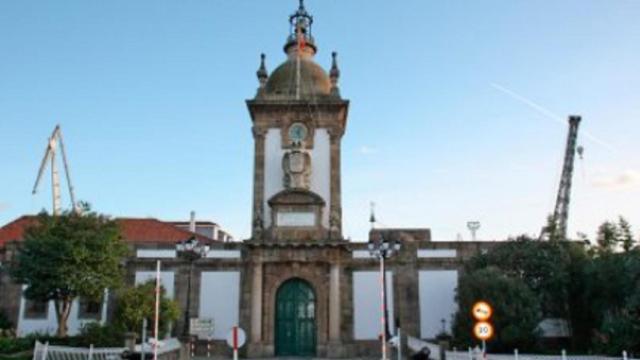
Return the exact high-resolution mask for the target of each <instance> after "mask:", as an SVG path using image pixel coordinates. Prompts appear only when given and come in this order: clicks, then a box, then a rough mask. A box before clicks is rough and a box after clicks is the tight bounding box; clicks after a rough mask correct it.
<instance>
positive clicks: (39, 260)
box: [11, 205, 127, 336]
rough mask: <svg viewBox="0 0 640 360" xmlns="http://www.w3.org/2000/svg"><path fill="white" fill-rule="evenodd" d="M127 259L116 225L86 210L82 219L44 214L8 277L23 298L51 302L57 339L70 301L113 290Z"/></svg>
mask: <svg viewBox="0 0 640 360" xmlns="http://www.w3.org/2000/svg"><path fill="white" fill-rule="evenodd" d="M126 254H127V248H126V245H125V244H124V243H123V242H122V241H121V239H120V232H119V228H118V225H117V224H116V222H115V221H113V220H110V219H109V218H108V217H106V216H104V215H99V214H97V213H95V212H92V211H91V210H90V208H89V206H88V205H84V206H83V211H82V212H81V213H75V212H71V211H67V212H64V213H63V214H61V215H58V216H51V215H49V214H48V213H46V212H42V213H40V214H39V215H38V216H37V221H36V223H35V225H33V226H30V227H29V228H27V229H26V232H25V238H24V241H23V242H22V244H21V246H20V247H19V249H18V252H17V255H16V257H15V259H14V261H12V265H11V275H12V277H13V279H14V280H15V281H16V282H18V283H22V284H24V285H26V290H25V293H24V294H25V297H26V298H28V299H31V300H35V301H49V300H53V301H54V303H55V309H56V316H57V320H58V330H57V335H58V336H66V335H67V319H68V317H69V312H70V310H71V304H72V302H73V300H74V299H76V298H78V297H79V296H82V297H85V298H87V299H91V300H95V301H98V300H100V299H101V298H102V296H103V294H104V291H105V289H108V288H109V289H114V288H117V287H118V286H119V285H120V284H121V279H122V270H123V269H122V267H121V265H120V264H121V261H122V260H123V257H124V256H126Z"/></svg>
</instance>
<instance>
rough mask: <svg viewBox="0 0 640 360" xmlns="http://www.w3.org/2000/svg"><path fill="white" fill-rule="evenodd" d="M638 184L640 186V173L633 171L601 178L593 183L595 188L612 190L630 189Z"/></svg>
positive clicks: (629, 170)
mask: <svg viewBox="0 0 640 360" xmlns="http://www.w3.org/2000/svg"><path fill="white" fill-rule="evenodd" d="M638 184H640V171H637V170H632V169H628V170H625V171H623V172H622V173H621V174H617V175H608V176H601V177H598V178H596V179H595V180H594V181H593V185H594V186H596V187H600V188H605V189H610V190H619V189H628V188H631V187H634V186H636V185H638Z"/></svg>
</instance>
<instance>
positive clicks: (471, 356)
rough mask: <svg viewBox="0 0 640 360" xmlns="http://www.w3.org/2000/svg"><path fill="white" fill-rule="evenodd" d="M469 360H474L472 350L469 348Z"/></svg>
mask: <svg viewBox="0 0 640 360" xmlns="http://www.w3.org/2000/svg"><path fill="white" fill-rule="evenodd" d="M469 360H473V352H472V351H471V348H469Z"/></svg>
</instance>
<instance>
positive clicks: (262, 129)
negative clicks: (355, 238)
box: [247, 1, 349, 243]
mask: <svg viewBox="0 0 640 360" xmlns="http://www.w3.org/2000/svg"><path fill="white" fill-rule="evenodd" d="M289 23H290V31H289V36H288V37H287V40H286V43H285V45H284V52H285V54H286V59H285V61H284V62H283V63H282V64H280V65H279V66H278V67H277V68H276V69H275V70H273V72H272V73H271V74H269V73H268V71H267V68H266V65H265V56H264V54H263V55H261V63H260V67H259V69H258V71H257V76H258V80H259V87H258V91H257V94H256V96H255V97H254V98H253V99H250V100H247V106H248V108H249V112H250V114H251V120H252V123H253V128H252V130H253V137H254V142H255V155H254V171H253V174H254V185H253V217H252V218H253V220H252V240H253V241H257V242H269V243H276V242H278V243H279V242H314V241H315V242H319V241H320V242H322V241H337V240H342V239H343V237H342V203H341V189H340V157H341V154H340V144H341V140H342V135H343V134H344V131H345V127H346V122H347V112H348V106H349V102H348V100H344V99H342V97H341V96H340V91H339V88H338V79H339V77H340V71H339V70H338V65H337V60H336V57H337V54H336V53H335V52H334V53H333V54H332V63H331V68H330V71H329V72H328V73H327V72H326V71H325V70H324V69H323V68H322V67H321V66H320V65H318V64H317V63H316V61H315V56H316V53H317V51H318V48H317V45H316V42H315V39H314V37H313V34H312V26H313V17H312V16H311V15H310V14H309V13H308V12H307V11H306V9H305V7H304V5H303V3H302V1H301V2H300V6H299V7H298V9H297V11H296V12H295V13H294V14H293V15H291V16H290V17H289Z"/></svg>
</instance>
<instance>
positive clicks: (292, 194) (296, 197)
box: [269, 189, 325, 207]
mask: <svg viewBox="0 0 640 360" xmlns="http://www.w3.org/2000/svg"><path fill="white" fill-rule="evenodd" d="M287 205H289V206H296V205H316V206H324V205H325V201H324V200H323V199H322V197H320V195H318V194H316V193H314V192H313V191H309V190H305V189H287V190H283V191H280V192H279V193H277V194H275V195H273V196H272V197H271V199H269V206H271V207H275V206H287Z"/></svg>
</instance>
